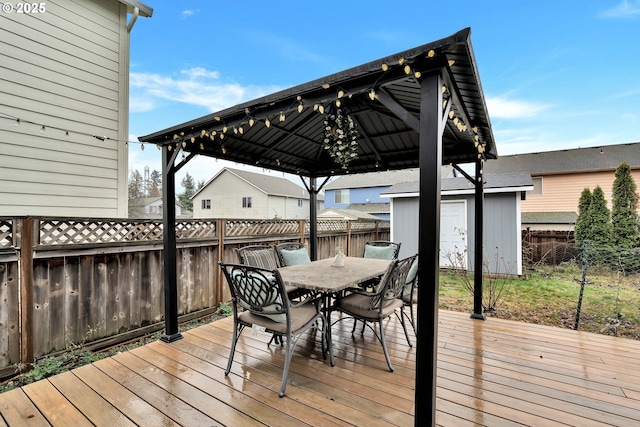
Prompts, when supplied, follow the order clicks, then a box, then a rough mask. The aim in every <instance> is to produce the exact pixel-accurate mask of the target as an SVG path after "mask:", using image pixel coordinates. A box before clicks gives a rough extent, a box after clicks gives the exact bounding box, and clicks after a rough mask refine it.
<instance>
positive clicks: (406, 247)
mask: <svg viewBox="0 0 640 427" xmlns="http://www.w3.org/2000/svg"><path fill="white" fill-rule="evenodd" d="M418 214H419V209H418V198H417V197H398V198H394V199H392V201H391V240H393V241H394V242H401V243H402V244H401V246H400V253H399V254H398V257H399V258H400V259H402V258H406V257H408V256H411V255H413V254H417V253H418V223H419V215H418Z"/></svg>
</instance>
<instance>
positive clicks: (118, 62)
mask: <svg viewBox="0 0 640 427" xmlns="http://www.w3.org/2000/svg"><path fill="white" fill-rule="evenodd" d="M11 3H13V4H14V8H15V7H16V6H15V5H16V4H17V3H18V2H11ZM25 4H26V3H25ZM30 5H33V3H30ZM37 5H38V13H35V12H34V11H35V9H31V13H28V14H27V13H2V14H0V152H2V155H1V156H0V215H3V216H8V215H50V216H51V215H55V216H73V217H126V216H127V212H128V207H127V178H128V167H127V161H128V158H127V146H126V144H125V143H124V141H127V140H128V133H129V130H128V128H129V123H128V115H129V107H128V105H129V34H130V30H131V28H132V27H133V24H134V23H135V22H136V18H137V17H138V16H144V17H149V16H151V14H152V12H153V11H152V9H151V8H149V7H148V6H146V5H144V4H142V3H140V2H139V1H137V0H129V1H125V0H83V1H72V0H47V1H46V2H40V3H37ZM96 137H97V138H96Z"/></svg>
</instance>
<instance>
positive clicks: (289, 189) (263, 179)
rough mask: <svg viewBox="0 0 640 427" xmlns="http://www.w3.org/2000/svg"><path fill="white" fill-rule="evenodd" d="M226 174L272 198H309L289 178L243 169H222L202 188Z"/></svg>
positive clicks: (304, 189) (302, 188)
mask: <svg viewBox="0 0 640 427" xmlns="http://www.w3.org/2000/svg"><path fill="white" fill-rule="evenodd" d="M224 172H229V173H231V174H233V175H235V176H237V177H238V178H240V179H241V180H243V181H246V182H247V183H248V184H250V185H252V186H254V187H255V188H257V189H258V190H260V191H262V192H263V193H265V194H267V195H270V196H281V197H293V198H296V199H308V198H309V192H308V191H307V189H306V188H304V187H301V186H299V185H296V184H294V183H293V182H292V181H290V180H288V179H287V178H280V177H277V176H272V175H265V174H261V173H255V172H248V171H245V170H242V169H233V168H227V167H225V168H223V169H221V170H220V172H218V173H217V174H216V175H215V176H214V177H213V178H211V179H210V180H209V181H208V182H207V183H206V184H205V185H204V186H203V187H202V188H205V187H206V186H208V185H209V184H210V183H211V182H213V181H214V180H215V179H216V178H217V177H218V176H220V175H221V174H222V173H224ZM202 188H201V189H200V190H199V191H198V192H197V193H196V194H194V195H193V197H195V196H196V195H197V194H198V193H199V192H200V191H202ZM193 197H192V198H193ZM318 200H323V198H322V196H320V195H318Z"/></svg>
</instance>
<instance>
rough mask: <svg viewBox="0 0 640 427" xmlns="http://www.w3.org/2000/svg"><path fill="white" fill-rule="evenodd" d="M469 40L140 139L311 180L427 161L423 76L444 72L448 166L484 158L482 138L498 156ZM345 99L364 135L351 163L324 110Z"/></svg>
mask: <svg viewBox="0 0 640 427" xmlns="http://www.w3.org/2000/svg"><path fill="white" fill-rule="evenodd" d="M469 36H470V29H468V28H467V29H464V30H461V31H459V32H457V33H456V34H454V35H452V36H450V37H447V38H444V39H441V40H438V41H435V42H432V43H428V44H425V45H422V46H419V47H416V48H414V49H410V50H407V51H404V52H400V53H397V54H395V55H391V56H388V57H386V58H382V59H378V60H376V61H372V62H369V63H367V64H364V65H360V66H358V67H354V68H351V69H348V70H346V71H342V72H339V73H335V74H332V75H330V76H327V77H324V78H321V79H317V80H314V81H311V82H308V83H304V84H301V85H299V86H295V87H292V88H290V89H286V90H283V91H280V92H277V93H274V94H271V95H268V96H264V97H262V98H259V99H255V100H253V101H250V102H246V103H243V104H239V105H236V106H233V107H231V108H227V109H225V110H222V111H219V112H217V113H213V114H210V115H207V116H204V117H200V118H198V119H195V120H191V121H189V122H186V123H183V124H179V125H176V126H173V127H170V128H168V129H165V130H162V131H159V132H155V133H153V134H150V135H146V136H142V137H140V138H139V140H140V141H141V142H145V143H154V144H160V145H166V144H173V145H174V147H177V148H182V150H183V151H185V152H187V153H193V154H200V155H205V156H211V157H215V158H219V159H226V160H230V161H233V162H237V163H243V164H249V165H256V166H260V167H264V168H267V169H271V170H277V171H283V172H288V173H293V174H298V175H302V176H310V177H322V176H330V175H340V174H345V173H360V172H372V171H376V170H387V169H391V170H393V169H404V168H411V167H418V166H419V165H418V152H419V132H418V131H419V121H420V102H421V93H420V84H419V82H418V80H419V79H420V78H421V77H423V76H426V75H429V74H433V73H440V74H441V75H442V79H443V83H444V87H443V91H444V92H443V97H444V100H445V105H443V111H444V112H446V113H447V114H446V124H445V128H444V132H443V159H442V163H443V164H449V163H454V164H458V163H469V162H474V161H475V160H476V159H477V156H478V152H479V150H478V148H477V146H478V144H480V145H482V144H484V147H482V148H480V150H482V151H483V152H484V155H485V157H486V158H488V159H490V158H496V157H497V151H496V147H495V143H494V139H493V133H492V130H491V123H490V121H489V116H488V113H487V109H486V105H485V100H484V95H483V92H482V88H481V85H480V79H479V76H478V70H477V67H476V63H475V57H474V54H473V49H472V47H471V41H470V39H469ZM445 87H446V89H445ZM374 93H375V96H374V95H373V94H374ZM338 100H339V101H340V103H341V108H342V109H343V110H344V111H345V113H346V114H349V115H350V116H351V117H352V118H353V120H354V121H355V123H356V125H357V129H358V131H359V138H358V145H359V147H358V156H357V158H356V159H355V160H353V161H352V162H351V163H350V164H349V165H348V168H347V169H342V168H341V167H340V165H338V164H337V163H336V162H335V161H334V160H333V158H331V157H330V156H329V154H328V153H327V151H326V150H325V149H324V148H323V139H324V124H323V120H324V119H325V117H326V114H323V113H322V112H321V111H324V112H325V113H326V112H328V111H331V110H333V109H334V108H336V101H338ZM449 108H450V110H448V109H449ZM281 119H283V120H281ZM267 123H268V126H267ZM251 124H253V125H251Z"/></svg>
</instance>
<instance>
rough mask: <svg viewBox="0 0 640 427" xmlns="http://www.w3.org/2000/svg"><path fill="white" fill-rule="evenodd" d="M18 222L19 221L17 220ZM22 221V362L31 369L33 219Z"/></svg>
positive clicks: (28, 218)
mask: <svg viewBox="0 0 640 427" xmlns="http://www.w3.org/2000/svg"><path fill="white" fill-rule="evenodd" d="M16 221H17V220H16ZM19 221H20V242H19V243H20V253H19V261H20V281H19V283H20V308H19V310H20V323H21V328H20V362H21V363H23V364H24V365H27V370H28V369H31V362H33V341H32V339H31V337H33V246H34V241H33V238H34V230H33V228H34V224H37V222H35V223H34V221H33V218H30V217H27V218H23V219H21V220H19Z"/></svg>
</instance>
